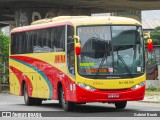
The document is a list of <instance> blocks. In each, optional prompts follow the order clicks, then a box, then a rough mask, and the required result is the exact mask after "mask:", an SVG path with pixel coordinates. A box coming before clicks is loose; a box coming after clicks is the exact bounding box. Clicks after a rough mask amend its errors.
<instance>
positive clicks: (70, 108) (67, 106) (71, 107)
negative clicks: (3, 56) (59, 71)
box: [60, 88, 74, 111]
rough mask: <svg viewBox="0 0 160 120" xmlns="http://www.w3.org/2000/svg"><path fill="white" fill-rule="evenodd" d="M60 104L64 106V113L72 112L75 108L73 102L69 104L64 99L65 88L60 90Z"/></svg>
mask: <svg viewBox="0 0 160 120" xmlns="http://www.w3.org/2000/svg"><path fill="white" fill-rule="evenodd" d="M60 99H61V100H60V102H61V105H62V108H63V110H64V111H71V110H72V109H73V107H74V103H73V102H69V101H66V100H65V99H64V90H63V88H61V89H60Z"/></svg>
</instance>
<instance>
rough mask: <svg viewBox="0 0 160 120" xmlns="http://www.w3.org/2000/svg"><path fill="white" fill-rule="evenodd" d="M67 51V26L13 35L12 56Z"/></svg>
mask: <svg viewBox="0 0 160 120" xmlns="http://www.w3.org/2000/svg"><path fill="white" fill-rule="evenodd" d="M62 51H65V26H59V27H54V28H47V29H41V30H34V31H27V32H21V33H16V34H12V44H11V54H25V53H33V52H36V53H43V52H62Z"/></svg>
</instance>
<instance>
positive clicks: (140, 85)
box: [131, 82, 145, 90]
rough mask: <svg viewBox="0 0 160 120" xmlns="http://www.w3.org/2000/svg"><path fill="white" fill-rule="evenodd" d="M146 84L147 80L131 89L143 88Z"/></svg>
mask: <svg viewBox="0 0 160 120" xmlns="http://www.w3.org/2000/svg"><path fill="white" fill-rule="evenodd" d="M144 85H145V82H141V83H139V84H137V85H135V86H133V87H132V88H131V89H132V90H137V89H139V88H141V87H142V86H144Z"/></svg>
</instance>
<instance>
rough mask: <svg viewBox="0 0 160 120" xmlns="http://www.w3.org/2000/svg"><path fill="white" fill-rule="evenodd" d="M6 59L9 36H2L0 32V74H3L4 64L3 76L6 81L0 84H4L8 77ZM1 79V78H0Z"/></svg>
mask: <svg viewBox="0 0 160 120" xmlns="http://www.w3.org/2000/svg"><path fill="white" fill-rule="evenodd" d="M8 57H9V36H6V35H4V34H3V32H2V31H1V30H0V73H3V72H4V63H5V68H6V69H5V76H6V80H4V81H1V82H6V81H7V77H8V73H9V72H8ZM0 80H3V79H2V76H1V78H0Z"/></svg>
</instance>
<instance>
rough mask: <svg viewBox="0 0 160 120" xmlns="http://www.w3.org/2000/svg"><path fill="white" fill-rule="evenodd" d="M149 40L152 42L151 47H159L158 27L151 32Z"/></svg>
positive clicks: (159, 33) (159, 34) (159, 30)
mask: <svg viewBox="0 0 160 120" xmlns="http://www.w3.org/2000/svg"><path fill="white" fill-rule="evenodd" d="M151 39H152V40H153V45H160V26H158V27H156V28H155V29H154V31H152V32H151Z"/></svg>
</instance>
